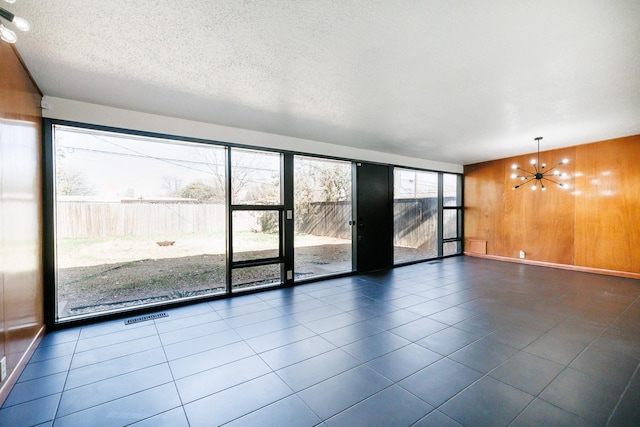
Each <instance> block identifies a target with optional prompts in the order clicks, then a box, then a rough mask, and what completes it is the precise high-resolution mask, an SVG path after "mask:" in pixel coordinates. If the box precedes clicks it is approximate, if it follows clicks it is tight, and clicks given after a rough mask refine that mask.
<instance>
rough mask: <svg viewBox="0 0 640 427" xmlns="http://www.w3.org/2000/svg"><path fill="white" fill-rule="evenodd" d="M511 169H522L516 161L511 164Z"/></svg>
mask: <svg viewBox="0 0 640 427" xmlns="http://www.w3.org/2000/svg"><path fill="white" fill-rule="evenodd" d="M511 169H520V168H519V167H518V165H516V164H515V163H514V164H512V165H511Z"/></svg>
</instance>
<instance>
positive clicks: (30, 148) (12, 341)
mask: <svg viewBox="0 0 640 427" xmlns="http://www.w3.org/2000/svg"><path fill="white" fill-rule="evenodd" d="M40 99H41V94H40V91H39V89H38V88H37V86H36V85H35V84H34V83H33V82H32V80H31V78H30V76H29V74H28V72H27V71H26V70H25V68H24V67H23V65H22V63H21V61H20V59H19V57H18V55H17V54H16V51H15V50H14V48H13V47H12V46H11V45H9V44H7V43H5V42H0V255H1V257H0V358H2V357H6V360H7V374H8V375H7V378H6V379H5V381H3V382H2V383H1V384H0V404H1V403H2V402H3V401H4V399H5V398H6V395H7V394H8V391H9V390H10V388H11V386H12V384H13V382H15V380H16V379H17V376H18V375H19V373H20V370H21V368H22V363H24V362H26V360H25V359H27V358H28V357H29V355H30V351H32V349H33V348H34V347H35V344H36V342H37V339H38V338H39V337H40V336H41V334H42V333H43V332H44V326H43V325H44V321H43V286H42V281H43V279H42V277H43V274H42V238H41V236H42V214H41V211H42V209H41V206H42V204H41V199H42V197H41V188H42V185H41V174H40V170H41V161H40V158H41V122H42V120H41V110H40V108H39V106H40Z"/></svg>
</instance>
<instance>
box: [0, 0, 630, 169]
mask: <svg viewBox="0 0 640 427" xmlns="http://www.w3.org/2000/svg"><path fill="white" fill-rule="evenodd" d="M4 7H6V8H8V9H10V10H11V11H13V12H14V13H16V14H17V15H21V16H24V17H25V18H27V19H28V20H29V21H30V22H31V24H32V27H33V29H32V31H31V32H29V33H21V34H19V40H18V43H17V48H18V51H19V52H20V54H21V55H22V57H23V59H24V61H25V63H26V64H27V66H28V68H29V70H30V71H31V73H32V75H33V76H34V78H35V80H36V82H37V83H38V85H39V86H40V88H41V90H42V91H43V92H44V94H45V95H49V96H54V97H60V98H67V99H73V100H78V101H85V102H91V103H97V104H102V105H107V106H114V107H120V108H124V109H130V110H137V111H142V112H149V113H155V114H161V115H168V116H173V117H179V118H187V119H191V120H197V121H203V122H208V123H216V124H221V125H227V126H234V127H239V128H244V129H251V130H258V131H264V132H270V133H275V134H281V135H288V136H294V137H300V138H306V139H311V140H317V141H322V142H328V143H334V144H340V145H348V146H353V147H359V148H365V149H371V150H376V151H382V152H389V153H395V154H402V155H406V156H411V157H417V158H423V159H430V160H437V161H443V162H450V163H457V164H469V163H474V162H478V161H484V160H490V159H496V158H501V157H507V156H511V155H515V154H522V153H528V152H532V151H535V148H536V145H535V142H534V141H533V138H534V137H536V136H539V135H541V136H544V140H543V143H542V149H543V150H545V149H550V148H555V147H562V146H569V145H575V144H581V143H586V142H592V141H597V140H602V139H608V138H614V137H619V136H626V135H632V134H638V133H640V1H638V0H626V1H625V0H532V1H528V0H518V1H498V0H484V1H471V0H469V1H457V0H431V1H428V0H423V1H410V0H406V1H402V2H393V1H377V0H374V1H371V0H319V1H306V0H278V1H262V2H261V1H250V0H216V1H205V0H182V1H168V0H156V1H131V0H109V1H105V0H47V1H42V0H18V1H17V2H16V3H15V4H14V5H6V4H5V6H4Z"/></svg>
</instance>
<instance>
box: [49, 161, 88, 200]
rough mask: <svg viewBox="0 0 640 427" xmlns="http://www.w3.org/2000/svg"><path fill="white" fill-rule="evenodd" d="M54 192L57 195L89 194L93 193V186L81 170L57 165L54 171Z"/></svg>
mask: <svg viewBox="0 0 640 427" xmlns="http://www.w3.org/2000/svg"><path fill="white" fill-rule="evenodd" d="M56 194H57V195H58V196H90V195H91V194H93V186H92V185H91V184H90V183H89V182H88V181H87V179H86V177H85V176H84V175H83V174H82V173H81V172H79V171H77V170H75V169H72V168H70V167H64V166H63V165H59V166H58V170H57V171H56Z"/></svg>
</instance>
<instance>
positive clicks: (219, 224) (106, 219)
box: [56, 197, 455, 248]
mask: <svg viewBox="0 0 640 427" xmlns="http://www.w3.org/2000/svg"><path fill="white" fill-rule="evenodd" d="M437 212H438V201H437V199H436V198H434V197H429V198H418V199H400V200H395V201H394V218H393V221H394V230H395V237H394V244H395V245H398V246H406V247H412V248H420V247H432V246H435V239H437V226H438V222H437ZM351 219H352V217H351V202H319V203H312V204H311V206H310V207H309V210H308V212H306V213H304V214H298V215H296V219H295V228H296V232H299V233H304V234H312V235H317V236H329V237H336V238H340V239H347V240H348V239H350V238H351V226H350V225H349V220H351ZM56 221H57V226H56V235H57V237H58V238H96V237H110V236H143V235H156V234H162V235H169V234H186V233H217V232H224V230H225V207H224V205H221V204H207V203H202V204H198V203H95V202H58V204H57V209H56ZM450 225H451V224H450ZM453 225H454V224H453ZM247 226H248V227H249V225H247ZM447 226H448V224H445V228H446V227H447ZM454 226H455V225H454Z"/></svg>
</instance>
